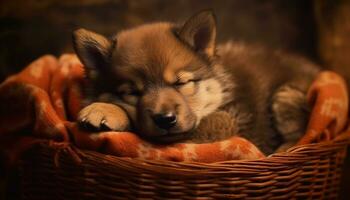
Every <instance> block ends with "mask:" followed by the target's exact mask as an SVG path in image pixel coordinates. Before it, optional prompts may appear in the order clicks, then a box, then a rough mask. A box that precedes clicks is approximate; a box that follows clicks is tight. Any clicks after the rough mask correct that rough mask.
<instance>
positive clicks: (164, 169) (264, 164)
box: [30, 132, 350, 178]
mask: <svg viewBox="0 0 350 200" xmlns="http://www.w3.org/2000/svg"><path fill="white" fill-rule="evenodd" d="M349 133H350V132H343V133H342V134H340V135H339V136H338V137H337V138H335V139H333V140H330V141H323V142H319V143H313V144H306V145H299V146H295V147H292V148H291V149H289V150H288V151H286V152H281V153H275V154H272V155H270V156H268V157H266V158H262V159H255V160H229V161H221V162H213V163H201V162H188V161H185V162H176V161H164V160H146V159H141V158H127V157H117V156H114V155H108V154H102V153H99V152H95V151H90V150H83V149H78V148H77V147H75V146H74V145H73V144H68V147H69V148H72V149H73V150H74V152H76V153H77V155H78V156H79V157H80V158H81V160H82V163H81V164H83V165H84V164H88V163H89V162H94V163H98V164H100V166H101V167H99V169H97V170H111V169H118V171H120V173H123V174H130V175H132V174H135V173H141V174H152V175H157V176H168V177H171V176H181V177H187V178H189V177H196V176H207V177H210V176H216V175H225V174H227V175H229V174H230V175H232V174H239V175H240V176H244V175H247V176H252V175H254V174H257V173H259V174H263V173H266V175H268V174H269V173H270V172H269V171H271V170H279V169H282V168H285V167H286V165H287V166H289V167H290V170H291V171H293V170H296V169H297V168H298V167H299V168H300V167H301V166H303V163H307V162H314V161H315V160H319V158H320V157H322V156H329V155H331V154H335V153H337V152H339V151H341V150H344V149H345V148H346V147H347V145H348V144H349V143H350V134H349ZM39 146H40V147H41V148H42V150H43V151H44V152H45V151H46V153H47V152H48V150H51V151H52V150H53V151H56V153H55V155H56V156H57V155H58V157H59V158H58V160H61V158H60V157H61V156H67V154H64V155H61V153H67V151H65V149H64V148H66V147H62V149H57V148H54V147H52V146H50V145H49V144H48V143H41V145H39ZM62 150H63V151H62ZM30 152H31V151H30ZM34 152H35V151H34ZM57 152H58V153H57ZM47 156H49V157H51V159H54V158H52V153H51V154H50V153H47ZM55 159H56V158H55ZM87 160H88V163H84V162H85V161H87ZM294 168H295V169H294Z"/></svg>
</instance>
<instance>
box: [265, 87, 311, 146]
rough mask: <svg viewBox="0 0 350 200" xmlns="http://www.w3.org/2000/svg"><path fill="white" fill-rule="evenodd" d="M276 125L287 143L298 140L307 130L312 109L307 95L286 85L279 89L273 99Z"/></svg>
mask: <svg viewBox="0 0 350 200" xmlns="http://www.w3.org/2000/svg"><path fill="white" fill-rule="evenodd" d="M271 108H272V113H273V119H274V125H275V127H276V129H277V130H278V131H279V132H280V133H281V134H282V136H283V137H284V139H285V141H286V142H290V141H292V140H297V139H299V138H300V137H301V135H302V134H303V133H304V131H305V129H306V125H307V122H308V118H309V114H310V107H309V105H308V103H307V100H306V94H305V93H304V92H302V91H300V90H299V89H296V88H293V87H291V86H288V85H285V86H282V87H281V88H279V90H277V92H276V93H275V94H274V96H273V99H272V107H271Z"/></svg>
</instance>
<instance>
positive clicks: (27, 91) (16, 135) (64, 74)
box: [0, 54, 348, 162]
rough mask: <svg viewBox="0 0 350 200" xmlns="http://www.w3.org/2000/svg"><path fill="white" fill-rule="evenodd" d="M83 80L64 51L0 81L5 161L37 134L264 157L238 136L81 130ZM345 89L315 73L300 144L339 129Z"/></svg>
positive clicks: (129, 153)
mask: <svg viewBox="0 0 350 200" xmlns="http://www.w3.org/2000/svg"><path fill="white" fill-rule="evenodd" d="M84 81H85V79H84V70H83V66H82V64H81V63H80V62H79V60H78V58H77V57H76V56H75V55H72V54H66V55H62V56H61V57H60V58H59V59H57V58H55V57H53V56H49V55H47V56H43V57H41V58H39V59H38V60H36V61H34V62H33V63H31V64H30V65H29V66H28V67H26V68H25V69H24V70H23V71H21V72H20V73H18V74H16V75H13V76H10V77H8V78H7V79H6V80H5V81H4V82H3V83H2V84H1V85H0V137H1V138H0V145H1V146H0V148H1V149H0V150H2V151H3V152H5V154H6V156H7V157H8V158H9V159H10V161H11V160H14V159H16V158H17V156H18V155H19V154H20V153H21V152H22V151H23V150H25V149H27V148H28V147H30V146H31V145H32V144H35V143H38V142H41V141H43V139H49V140H53V141H57V142H73V143H74V144H75V145H76V146H77V147H79V148H83V149H88V150H95V151H100V152H102V153H106V154H112V155H116V156H123V157H132V158H145V159H159V160H172V161H196V162H216V161H225V160H233V159H234V160H240V159H259V158H264V157H265V155H263V153H261V151H260V150H259V149H258V148H257V147H256V146H255V145H253V144H252V143H250V142H249V141H247V140H245V139H244V138H241V137H238V136H234V137H231V138H229V139H226V140H223V141H217V142H213V143H206V144H194V143H177V144H172V145H157V144H152V143H149V142H147V141H144V140H142V139H141V138H139V137H138V136H137V135H136V134H134V133H129V132H112V131H110V132H102V133H88V132H83V131H81V130H79V129H78V128H77V124H76V123H75V119H76V117H77V114H78V112H79V110H80V109H81V104H80V101H81V99H82V96H81V87H82V86H83V85H84ZM346 91H347V90H346V86H345V81H344V80H343V79H342V78H341V77H340V76H339V75H337V74H335V73H333V72H322V73H320V74H319V76H318V77H317V79H316V81H315V83H314V84H313V85H312V87H311V89H310V91H309V94H308V98H309V101H310V103H312V104H315V106H314V108H315V109H313V111H312V114H311V119H310V123H309V127H308V130H307V132H306V134H305V136H304V137H303V138H302V139H301V140H300V142H299V143H300V144H306V143H310V142H313V141H316V140H317V139H318V138H321V137H325V135H324V133H326V137H327V138H329V139H331V138H333V137H335V135H336V134H338V133H339V132H340V131H342V130H343V129H344V127H345V125H346V122H347V112H348V96H347V92H346ZM325 130H327V131H325Z"/></svg>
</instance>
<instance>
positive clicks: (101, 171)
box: [20, 132, 349, 200]
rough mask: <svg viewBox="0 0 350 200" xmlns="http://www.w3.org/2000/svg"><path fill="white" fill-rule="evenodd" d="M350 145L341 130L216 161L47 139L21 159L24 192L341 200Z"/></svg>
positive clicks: (27, 195) (28, 196)
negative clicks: (137, 155)
mask: <svg viewBox="0 0 350 200" xmlns="http://www.w3.org/2000/svg"><path fill="white" fill-rule="evenodd" d="M348 143H349V133H345V132H344V133H343V134H341V135H339V136H338V137H337V138H336V139H334V140H332V141H327V142H320V143H317V144H308V145H303V146H298V147H294V148H292V149H290V150H288V152H285V153H278V154H273V155H272V156H270V157H268V158H265V159H260V160H250V161H226V162H218V163H211V164H207V163H178V162H169V161H149V160H148V161H147V160H140V159H131V158H120V157H115V156H110V155H104V154H100V153H97V152H91V151H82V150H78V149H75V147H73V146H71V145H62V146H53V145H50V144H49V143H43V144H41V145H38V146H36V147H35V148H33V149H32V150H31V151H29V152H28V153H27V154H26V155H25V156H24V158H23V159H22V161H21V165H20V166H21V167H20V172H21V173H20V174H21V188H22V197H23V198H24V199H259V200H260V199H336V198H337V195H338V190H339V182H340V176H341V171H342V170H341V168H342V164H343V161H344V158H345V155H346V146H347V144H348ZM72 149H73V150H72ZM77 155H79V157H76V156H77ZM79 159H81V160H80V161H81V162H80V163H79V164H77V163H76V162H75V161H76V160H79Z"/></svg>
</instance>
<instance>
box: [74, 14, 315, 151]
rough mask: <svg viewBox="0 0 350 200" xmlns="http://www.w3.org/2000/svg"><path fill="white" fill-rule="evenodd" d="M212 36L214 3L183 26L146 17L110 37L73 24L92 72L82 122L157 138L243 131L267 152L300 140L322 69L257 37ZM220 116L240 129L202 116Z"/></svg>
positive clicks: (201, 138) (200, 138)
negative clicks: (211, 124)
mask: <svg viewBox="0 0 350 200" xmlns="http://www.w3.org/2000/svg"><path fill="white" fill-rule="evenodd" d="M215 38H216V21H215V16H214V15H213V13H212V12H211V11H202V12H200V13H198V14H196V15H194V16H193V17H191V18H190V19H188V20H187V21H186V22H185V23H184V24H183V25H178V24H173V23H152V24H145V25H142V26H139V27H135V28H133V29H130V30H125V31H121V32H120V33H118V34H117V35H115V36H114V37H112V38H106V37H104V36H102V35H99V34H97V33H94V32H91V31H87V30H84V29H79V30H77V31H75V32H74V34H73V41H74V48H75V51H76V53H77V55H78V56H79V58H80V60H81V61H82V63H83V64H84V66H85V68H86V69H85V70H86V77H87V80H88V85H87V86H86V98H85V107H84V108H83V109H82V110H81V112H80V113H79V118H78V121H79V123H80V124H81V127H82V128H86V129H89V130H92V131H105V130H115V131H125V130H131V131H133V132H135V133H137V134H139V135H140V136H141V137H143V138H145V139H146V140H149V141H152V142H158V143H173V142H179V141H185V140H191V141H193V142H210V141H215V140H221V139H225V138H227V137H230V136H232V135H233V134H237V133H240V135H241V136H242V137H245V138H247V139H248V140H250V141H252V142H253V143H255V144H256V145H257V146H258V147H259V148H260V149H261V150H262V151H263V152H264V153H266V154H270V153H273V152H274V151H275V150H276V149H277V148H281V145H282V147H283V146H286V145H287V146H290V145H292V144H294V143H295V142H296V141H297V139H298V138H300V136H301V135H302V134H303V132H304V131H305V128H306V124H307V119H308V115H309V106H308V104H307V102H306V97H305V96H306V95H305V94H306V91H307V89H308V87H309V85H310V83H311V81H312V80H313V78H314V76H315V74H316V73H317V72H318V68H317V67H316V66H315V65H313V64H312V63H310V62H308V61H307V60H305V59H303V58H300V57H297V56H294V55H289V54H284V53H283V52H280V51H272V50H268V49H265V48H263V47H260V46H249V45H246V44H243V43H238V42H227V43H225V44H222V45H216V42H215ZM213 116H214V117H213ZM220 116H221V117H226V118H230V119H225V120H223V121H227V123H222V126H228V127H232V124H231V123H230V122H232V123H235V125H234V126H235V129H232V128H227V129H225V128H222V129H220V130H217V131H215V130H210V131H209V132H208V131H207V132H206V133H205V131H203V130H205V128H203V124H204V123H202V124H201V121H203V122H205V123H208V120H209V121H210V120H219V121H222V120H221V119H220ZM204 126H205V124H204ZM199 127H202V128H201V129H200V130H201V131H198V128H199Z"/></svg>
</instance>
